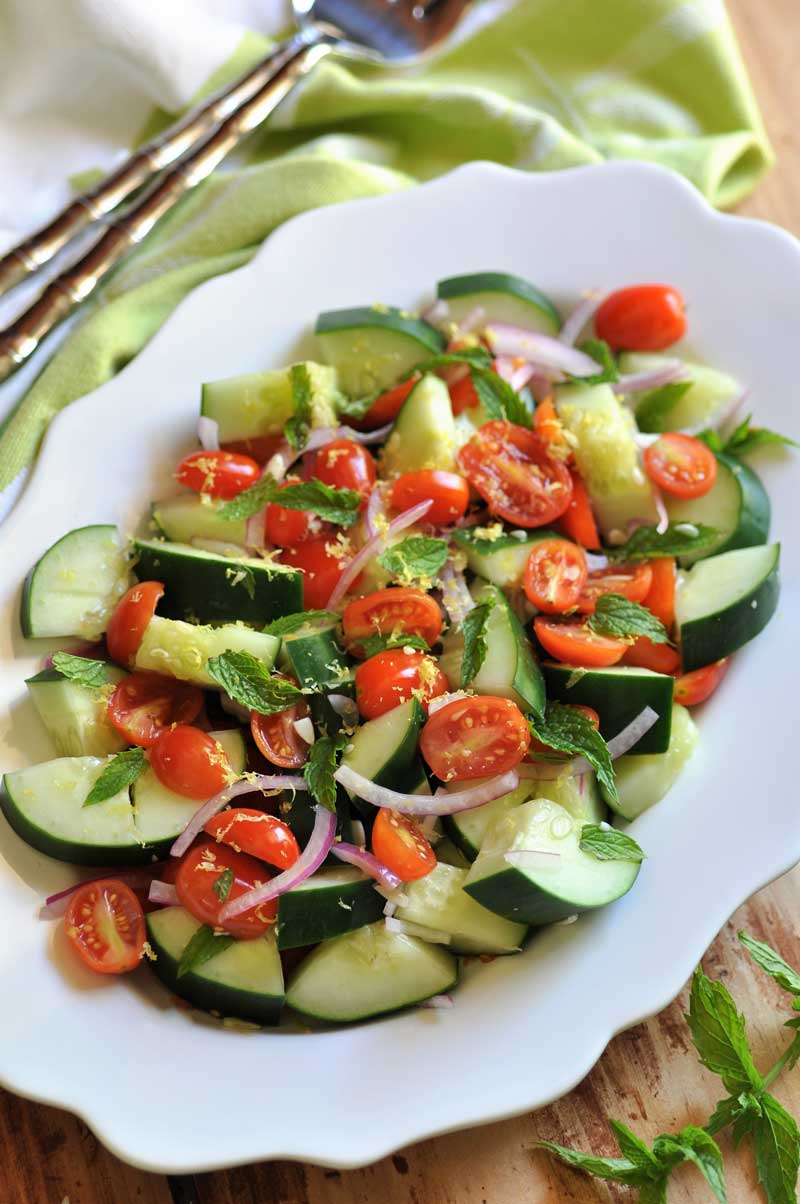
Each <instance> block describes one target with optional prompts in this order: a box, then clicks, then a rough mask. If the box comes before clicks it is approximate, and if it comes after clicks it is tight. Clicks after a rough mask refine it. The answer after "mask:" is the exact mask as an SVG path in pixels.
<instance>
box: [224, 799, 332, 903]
mask: <svg viewBox="0 0 800 1204" xmlns="http://www.w3.org/2000/svg"><path fill="white" fill-rule="evenodd" d="M314 810H315V811H316V817H315V819H314V827H313V828H312V830H311V836H310V837H309V841H308V844H307V845H306V847H305V848H304V849H303V852H302V853H301V854H300V856H299V857H298V858H297V861H295V863H294V865H293V866H291V867H290V868H289V869H288V870H284V871H283V873H282V874H276V876H275V877H274V878H270V879H269V881H268V882H263V883H262V884H261V885H260V886H254V887H253V889H252V890H248V891H245V893H244V894H243V895H239V896H238V898H236V899H229V900H228V902H227V903H226V904H225V906H224V907H223V908H222V910H221V911H220V913H219V922H220V924H223V925H224V923H225V921H226V920H232V919H233V918H234V916H240V915H242V914H243V912H245V911H251V910H252V909H253V908H255V907H260V906H261V904H262V903H268V902H269V901H270V899H277V898H278V896H279V895H282V894H285V892H286V891H287V890H291V889H292V887H294V886H299V885H300V883H301V882H305V880H306V878H310V877H311V875H312V874H313V873H314V872H315V871H316V870H318V869H319V867H320V866H321V865H322V863H323V861H324V860H325V858H326V857H327V856H328V853H329V852H330V851H331V848H332V846H333V838H334V836H335V835H336V815H335V813H334V812H333V811H328V809H327V808H326V807H320V806H316V807H315V808H314Z"/></svg>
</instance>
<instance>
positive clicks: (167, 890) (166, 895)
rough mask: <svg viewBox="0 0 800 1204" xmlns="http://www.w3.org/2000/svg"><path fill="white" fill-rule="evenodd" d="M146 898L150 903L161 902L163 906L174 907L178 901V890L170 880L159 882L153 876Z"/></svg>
mask: <svg viewBox="0 0 800 1204" xmlns="http://www.w3.org/2000/svg"><path fill="white" fill-rule="evenodd" d="M147 898H148V899H149V901H150V902H151V903H163V905H164V906H165V907H174V906H175V905H176V904H177V903H180V899H179V898H178V892H177V891H176V889H175V887H174V886H173V885H172V883H171V882H160V881H159V880H158V879H157V878H154V879H153V881H152V882H151V883H150V890H149V892H148V895H147Z"/></svg>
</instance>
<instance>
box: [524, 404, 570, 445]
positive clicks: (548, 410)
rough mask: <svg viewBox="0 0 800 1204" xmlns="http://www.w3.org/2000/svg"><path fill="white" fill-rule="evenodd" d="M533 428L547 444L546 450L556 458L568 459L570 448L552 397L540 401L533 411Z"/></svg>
mask: <svg viewBox="0 0 800 1204" xmlns="http://www.w3.org/2000/svg"><path fill="white" fill-rule="evenodd" d="M533 429H534V431H535V432H536V434H537V435H538V436H539V438H540V439H543V440H544V442H545V443H546V444H547V450H548V452H549V453H550V455H551V456H554V457H555V459H557V460H569V459H570V458H571V456H572V448H571V447H570V445H569V443H568V442H567V440H566V437H565V435H564V428H563V426H562V425H561V422H560V420H559V417H558V415H557V414H556V407H555V406H554V405H553V399H552V397H545V399H544V400H543V401H540V402H539V404H538V406H537V407H536V409H535V410H534V413H533Z"/></svg>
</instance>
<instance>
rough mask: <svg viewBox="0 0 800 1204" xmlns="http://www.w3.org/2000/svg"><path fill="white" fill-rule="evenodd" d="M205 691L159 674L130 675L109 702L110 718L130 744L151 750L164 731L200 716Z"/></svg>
mask: <svg viewBox="0 0 800 1204" xmlns="http://www.w3.org/2000/svg"><path fill="white" fill-rule="evenodd" d="M202 706H203V692H202V690H199V689H198V688H197V686H191V685H189V683H188V682H185V681H176V680H175V679H174V678H172V677H162V676H161V674H160V673H131V675H130V677H126V678H125V679H124V681H121V682H120V683H119V685H118V686H117V687H116V689H115V690H114V693H113V694H112V695H111V697H110V698H109V700H108V717H109V719H110V720H111V722H112V723H113V724H114V727H115V728H116V729H117V731H118V732H119V733H120V735H121V736H124V738H125V739H126V740H127V741H128V743H129V744H139V745H141V747H142V748H151V747H152V745H154V744H155V742H156V740H158V738H159V736H160V735H161V734H162V732H164V731H166V729H167V728H169V727H173V726H174V725H176V724H182V723H191V722H192V721H193V720H194V719H196V718H197V716H198V715H199V714H200V711H201V709H202Z"/></svg>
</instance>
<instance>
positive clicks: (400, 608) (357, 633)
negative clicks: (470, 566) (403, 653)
mask: <svg viewBox="0 0 800 1204" xmlns="http://www.w3.org/2000/svg"><path fill="white" fill-rule="evenodd" d="M443 625H444V619H443V618H442V611H441V608H440V606H439V603H438V602H437V601H436V599H435V598H432V597H431V596H430V594H426V593H424V592H423V591H422V590H421V589H410V588H405V587H402V586H397V587H395V588H391V589H379V590H376V591H375V593H374V594H366V595H365V597H363V598H356V599H355V601H353V602H350V603H349V605H348V606H346V607H345V610H344V614H343V615H342V630H343V631H344V636H345V640H346V641H347V650H348V652H350V653H351V655H353V656H363V653H364V649H363V646H362V644H361V641H362V640H365V639H367V638H368V637H369V636H371V635H392V634H393V633H394V632H400V633H402V634H403V635H418V636H421V637H422V639H423V640H424V641H425V643H426V644H428V645H432V644H435V643H436V641H437V640H438V638H439V636H440V635H441V633H442V627H443Z"/></svg>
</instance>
